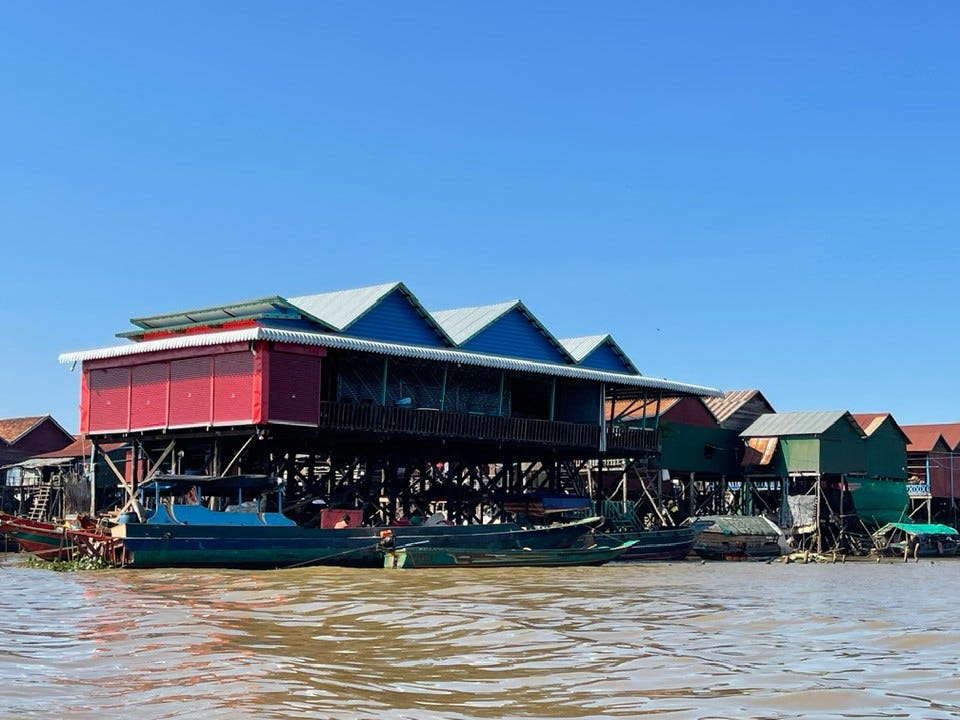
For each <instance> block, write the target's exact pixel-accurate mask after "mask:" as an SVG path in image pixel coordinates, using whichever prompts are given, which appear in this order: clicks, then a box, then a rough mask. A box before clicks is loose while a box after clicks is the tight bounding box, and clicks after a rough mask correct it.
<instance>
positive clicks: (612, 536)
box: [594, 526, 699, 560]
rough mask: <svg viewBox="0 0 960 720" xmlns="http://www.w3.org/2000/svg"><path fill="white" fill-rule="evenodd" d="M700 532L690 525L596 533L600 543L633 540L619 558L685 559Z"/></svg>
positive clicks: (617, 542)
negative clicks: (662, 528)
mask: <svg viewBox="0 0 960 720" xmlns="http://www.w3.org/2000/svg"><path fill="white" fill-rule="evenodd" d="M698 533H699V530H698V529H695V528H694V527H690V526H683V527H677V528H667V529H664V530H642V531H639V532H618V533H595V534H594V538H595V539H596V542H597V543H598V544H600V545H607V546H610V547H615V546H617V545H622V544H623V543H626V542H630V541H632V542H633V544H632V545H631V546H630V548H629V549H628V550H627V551H626V552H625V553H623V554H622V555H620V556H619V557H618V558H617V560H683V559H684V558H685V557H687V555H689V554H690V551H691V550H692V549H693V543H694V542H695V540H696V538H697V534H698Z"/></svg>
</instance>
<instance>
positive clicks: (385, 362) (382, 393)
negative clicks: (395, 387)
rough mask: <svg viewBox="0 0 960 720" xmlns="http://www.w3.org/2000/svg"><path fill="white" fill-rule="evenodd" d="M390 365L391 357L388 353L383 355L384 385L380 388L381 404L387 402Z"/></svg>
mask: <svg viewBox="0 0 960 720" xmlns="http://www.w3.org/2000/svg"><path fill="white" fill-rule="evenodd" d="M389 367H390V358H389V357H388V356H386V355H384V357H383V387H382V388H381V389H380V404H381V405H386V404H387V370H388V369H389Z"/></svg>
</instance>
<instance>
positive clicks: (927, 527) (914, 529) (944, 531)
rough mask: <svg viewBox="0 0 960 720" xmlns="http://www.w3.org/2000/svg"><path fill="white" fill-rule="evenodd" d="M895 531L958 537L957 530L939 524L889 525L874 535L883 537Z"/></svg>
mask: <svg viewBox="0 0 960 720" xmlns="http://www.w3.org/2000/svg"><path fill="white" fill-rule="evenodd" d="M894 530H903V532H905V533H906V534H907V535H957V534H960V533H957V531H956V530H955V529H953V528H952V527H950V526H949V525H939V524H937V523H933V524H928V523H901V522H895V523H887V524H886V525H884V526H883V527H882V528H880V529H879V530H877V532H875V533H874V535H875V536H883V535H886V534H887V533H890V532H893V531H894Z"/></svg>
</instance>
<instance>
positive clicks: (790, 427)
mask: <svg viewBox="0 0 960 720" xmlns="http://www.w3.org/2000/svg"><path fill="white" fill-rule="evenodd" d="M844 416H848V418H849V421H850V423H851V424H852V425H853V426H854V427H855V428H856V429H857V432H859V433H860V434H863V431H862V430H861V429H860V426H859V425H857V422H856V420H854V419H853V417H852V416H850V413H848V412H847V411H846V410H823V411H819V412H788V413H767V414H766V415H761V416H760V417H758V418H757V419H756V420H755V421H754V422H753V424H751V425H750V427H748V428H747V429H746V430H744V431H743V432H742V433H740V437H774V436H776V437H783V436H784V435H822V434H823V433H825V432H826V431H827V430H829V429H830V428H831V427H833V425H834V424H835V423H836V422H837V421H838V420H840V419H841V418H843V417H844Z"/></svg>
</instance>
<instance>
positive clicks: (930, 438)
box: [901, 425, 952, 452]
mask: <svg viewBox="0 0 960 720" xmlns="http://www.w3.org/2000/svg"><path fill="white" fill-rule="evenodd" d="M901 430H903V432H904V434H905V435H906V436H907V437H908V438H909V439H910V443H909V444H908V445H907V452H933V451H934V450H936V449H937V444H938V443H942V444H943V447H944V448H945V449H946V451H949V450H951V449H952V447H951V446H950V443H949V442H948V441H947V439H946V438H944V437H943V432H941V430H940V426H938V425H903V426H901Z"/></svg>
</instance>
